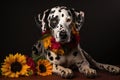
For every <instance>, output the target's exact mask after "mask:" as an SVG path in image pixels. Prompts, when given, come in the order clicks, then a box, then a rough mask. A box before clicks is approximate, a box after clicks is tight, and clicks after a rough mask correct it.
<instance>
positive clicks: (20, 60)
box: [17, 55, 26, 64]
mask: <svg viewBox="0 0 120 80" xmlns="http://www.w3.org/2000/svg"><path fill="white" fill-rule="evenodd" d="M17 61H18V62H20V63H22V64H25V63H26V57H25V56H24V55H22V56H20V57H19V58H18V59H17Z"/></svg>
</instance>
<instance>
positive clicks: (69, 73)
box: [61, 68, 73, 78]
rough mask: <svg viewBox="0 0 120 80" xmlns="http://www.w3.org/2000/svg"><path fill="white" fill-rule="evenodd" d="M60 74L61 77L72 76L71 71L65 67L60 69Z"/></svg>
mask: <svg viewBox="0 0 120 80" xmlns="http://www.w3.org/2000/svg"><path fill="white" fill-rule="evenodd" d="M61 76H62V77H63V78H72V77H73V72H72V70H71V69H69V68H65V69H64V70H61Z"/></svg>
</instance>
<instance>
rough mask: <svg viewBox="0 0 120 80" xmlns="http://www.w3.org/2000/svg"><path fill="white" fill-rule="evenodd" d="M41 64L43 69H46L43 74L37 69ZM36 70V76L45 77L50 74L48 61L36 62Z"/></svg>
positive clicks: (50, 66) (50, 67) (50, 68)
mask: <svg viewBox="0 0 120 80" xmlns="http://www.w3.org/2000/svg"><path fill="white" fill-rule="evenodd" d="M41 64H42V65H44V67H45V68H46V71H45V72H41V70H40V68H39V66H40V65H41ZM36 69H37V74H38V75H41V76H47V75H51V74H52V65H51V64H50V62H49V61H48V60H38V62H37V68H36Z"/></svg>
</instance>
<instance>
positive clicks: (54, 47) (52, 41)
mask: <svg viewBox="0 0 120 80" xmlns="http://www.w3.org/2000/svg"><path fill="white" fill-rule="evenodd" d="M60 48H61V45H60V43H58V42H56V41H55V38H52V39H51V50H52V49H60Z"/></svg>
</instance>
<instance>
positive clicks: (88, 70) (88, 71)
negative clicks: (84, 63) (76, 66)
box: [82, 67, 97, 78]
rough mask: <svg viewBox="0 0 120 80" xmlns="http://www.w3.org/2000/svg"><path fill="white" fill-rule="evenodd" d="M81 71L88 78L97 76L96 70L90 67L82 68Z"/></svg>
mask: <svg viewBox="0 0 120 80" xmlns="http://www.w3.org/2000/svg"><path fill="white" fill-rule="evenodd" d="M82 73H83V74H84V75H85V76H86V77H88V78H95V77H96V76H97V72H96V70H94V69H92V68H89V67H88V68H83V69H82Z"/></svg>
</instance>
